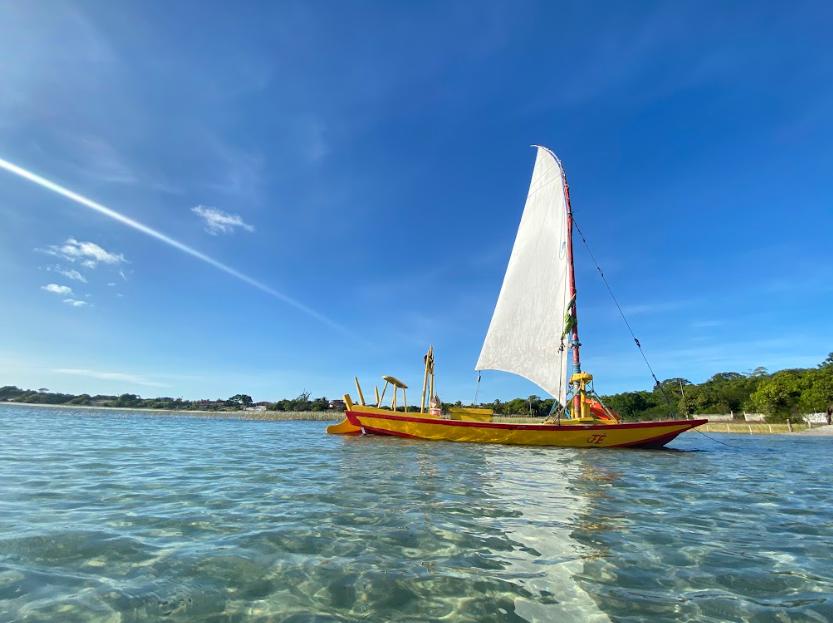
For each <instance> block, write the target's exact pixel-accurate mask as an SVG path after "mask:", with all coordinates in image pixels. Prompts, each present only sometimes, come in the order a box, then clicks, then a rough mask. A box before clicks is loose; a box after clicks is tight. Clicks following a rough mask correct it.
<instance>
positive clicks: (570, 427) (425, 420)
mask: <svg viewBox="0 0 833 623" xmlns="http://www.w3.org/2000/svg"><path fill="white" fill-rule="evenodd" d="M357 417H366V418H375V419H380V420H394V421H396V422H415V423H418V424H439V425H440V426H460V427H465V426H471V427H475V428H503V429H509V430H547V431H568V430H615V429H629V428H656V427H658V426H663V427H664V426H687V427H688V428H694V427H695V426H700V425H701V424H705V423H706V422H708V420H668V421H665V422H628V423H625V424H590V425H587V426H584V425H580V424H573V425H569V424H566V425H565V424H562V425H560V426H559V425H556V424H551V425H550V424H512V423H509V422H464V421H462V420H444V419H440V418H420V417H405V416H399V415H387V414H385V413H364V412H362V411H355V412H354V411H348V412H347V419H349V420H350V422H352V423H353V424H355V425H357V426H364V424H360V423H359V421H358V420H357V419H356V418H357ZM365 428H366V427H365ZM680 432H683V431H680ZM663 434H667V433H663Z"/></svg>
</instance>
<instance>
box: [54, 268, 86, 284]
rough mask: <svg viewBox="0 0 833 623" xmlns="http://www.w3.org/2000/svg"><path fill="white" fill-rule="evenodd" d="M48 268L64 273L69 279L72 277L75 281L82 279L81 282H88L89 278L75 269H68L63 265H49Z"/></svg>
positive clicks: (60, 273)
mask: <svg viewBox="0 0 833 623" xmlns="http://www.w3.org/2000/svg"><path fill="white" fill-rule="evenodd" d="M46 270H48V271H50V272H54V273H58V274H59V275H63V276H64V277H66V278H67V279H72V280H73V281H80V282H81V283H87V278H86V277H84V275H82V274H81V273H79V272H78V271H77V270H74V269H66V268H63V267H62V266H48V267H47V268H46Z"/></svg>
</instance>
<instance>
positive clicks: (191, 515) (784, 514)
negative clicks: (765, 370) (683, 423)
mask: <svg viewBox="0 0 833 623" xmlns="http://www.w3.org/2000/svg"><path fill="white" fill-rule="evenodd" d="M715 437H717V438H719V439H721V440H722V441H725V442H727V443H730V444H731V445H732V447H731V448H729V447H725V446H722V445H719V444H716V443H714V442H712V441H710V440H709V439H707V438H705V437H703V436H701V435H696V434H687V435H684V436H683V437H682V438H680V439H678V440H677V441H675V442H674V444H673V447H674V448H676V449H677V451H660V452H657V451H638V450H610V451H599V450H568V449H541V448H514V447H500V446H478V445H468V444H450V443H426V442H412V441H408V440H400V439H385V438H378V437H367V438H354V437H332V436H327V435H325V434H324V423H322V422H242V421H236V420H212V419H203V418H196V417H160V416H153V415H140V414H120V413H115V412H107V413H104V412H95V413H93V412H89V411H72V410H53V409H49V410H45V409H34V408H25V407H13V406H5V405H3V406H0V621H4V622H6V621H67V622H71V621H93V620H95V621H152V620H165V621H211V622H215V621H216V622H220V621H224V622H225V621H242V620H247V621H249V620H251V621H293V622H294V621H358V620H360V621H422V620H444V621H521V620H539V621H608V620H612V621H642V620H657V621H663V620H664V621H686V620H688V621H741V620H743V621H746V620H749V621H828V620H833V439H823V438H803V437H778V436H772V437H766V436H728V435H721V436H715Z"/></svg>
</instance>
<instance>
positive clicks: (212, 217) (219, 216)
mask: <svg viewBox="0 0 833 623" xmlns="http://www.w3.org/2000/svg"><path fill="white" fill-rule="evenodd" d="M191 212H193V213H194V214H196V215H197V216H199V217H200V218H201V219H202V220H203V224H204V226H205V231H207V232H208V233H209V234H211V235H212V236H216V235H217V234H231V233H234V231H235V228H236V227H240V228H241V229H245V230H246V231H254V230H255V228H254V227H252V226H251V225H249V224H248V223H246V222H244V221H243V218H242V217H241V216H240V215H239V214H229V213H228V212H223V211H222V210H218V209H217V208H212V207H209V206H203V205H198V206H196V207H193V208H191Z"/></svg>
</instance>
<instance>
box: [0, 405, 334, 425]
mask: <svg viewBox="0 0 833 623" xmlns="http://www.w3.org/2000/svg"><path fill="white" fill-rule="evenodd" d="M3 405H8V406H15V407H35V408H45V409H85V410H90V411H132V412H136V413H150V414H153V415H165V416H170V415H184V416H202V417H215V418H230V419H236V420H264V421H276V422H279V421H291V420H304V421H316V422H331V421H336V420H340V419H341V418H342V417H344V414H343V413H342V412H341V411H197V410H191V409H148V408H145V407H99V406H96V405H66V404H63V405H61V404H58V405H55V404H41V403H37V402H0V406H3Z"/></svg>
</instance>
